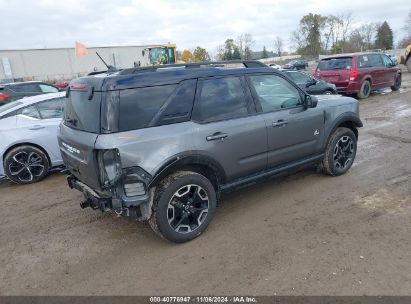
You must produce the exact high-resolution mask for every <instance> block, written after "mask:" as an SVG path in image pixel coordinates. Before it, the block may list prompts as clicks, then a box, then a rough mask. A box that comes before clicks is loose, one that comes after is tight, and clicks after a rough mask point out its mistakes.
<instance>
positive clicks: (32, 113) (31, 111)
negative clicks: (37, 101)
mask: <svg viewBox="0 0 411 304" xmlns="http://www.w3.org/2000/svg"><path fill="white" fill-rule="evenodd" d="M17 114H21V115H24V116H27V117H31V118H36V119H40V113H39V111H37V108H36V107H35V106H29V107H25V108H22V109H20V110H19V111H18V112H17Z"/></svg>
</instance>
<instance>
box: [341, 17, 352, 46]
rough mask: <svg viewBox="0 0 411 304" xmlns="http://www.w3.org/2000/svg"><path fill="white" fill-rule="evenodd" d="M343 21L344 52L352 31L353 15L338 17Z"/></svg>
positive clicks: (342, 38)
mask: <svg viewBox="0 0 411 304" xmlns="http://www.w3.org/2000/svg"><path fill="white" fill-rule="evenodd" d="M338 18H339V19H340V21H341V40H342V52H344V44H345V42H346V41H347V37H348V35H349V34H350V31H351V23H352V22H353V17H352V13H351V12H350V13H346V14H341V15H339V17H338Z"/></svg>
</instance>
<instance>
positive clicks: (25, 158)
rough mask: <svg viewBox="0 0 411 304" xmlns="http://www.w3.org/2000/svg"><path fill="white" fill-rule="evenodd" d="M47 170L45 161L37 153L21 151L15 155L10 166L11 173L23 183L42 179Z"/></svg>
mask: <svg viewBox="0 0 411 304" xmlns="http://www.w3.org/2000/svg"><path fill="white" fill-rule="evenodd" d="M44 170H45V166H44V163H43V159H42V158H41V156H40V155H38V154H37V153H36V152H25V151H21V152H18V153H16V154H15V155H13V159H12V161H11V162H10V164H9V172H10V174H11V175H12V176H16V177H17V178H18V179H19V180H20V181H21V182H23V183H27V182H32V181H33V180H34V179H36V178H37V177H40V176H41V175H42V174H43V173H44Z"/></svg>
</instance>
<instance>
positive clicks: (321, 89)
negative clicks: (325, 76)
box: [283, 71, 337, 95]
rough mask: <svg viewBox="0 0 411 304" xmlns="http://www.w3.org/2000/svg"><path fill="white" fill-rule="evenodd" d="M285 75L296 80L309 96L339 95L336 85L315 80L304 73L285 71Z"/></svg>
mask: <svg viewBox="0 0 411 304" xmlns="http://www.w3.org/2000/svg"><path fill="white" fill-rule="evenodd" d="M283 73H284V74H285V75H287V76H288V77H290V78H291V79H292V80H294V82H295V83H296V84H298V86H299V87H300V88H302V89H303V90H305V91H306V92H307V93H308V94H311V95H320V94H337V88H336V87H335V85H334V84H332V83H328V82H326V81H324V80H320V79H317V78H314V77H312V76H310V75H308V74H306V73H304V72H298V71H283Z"/></svg>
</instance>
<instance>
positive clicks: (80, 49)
mask: <svg viewBox="0 0 411 304" xmlns="http://www.w3.org/2000/svg"><path fill="white" fill-rule="evenodd" d="M75 52H76V57H81V56H86V55H88V50H87V48H86V46H85V45H84V44H82V43H80V42H78V41H76V49H75Z"/></svg>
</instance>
